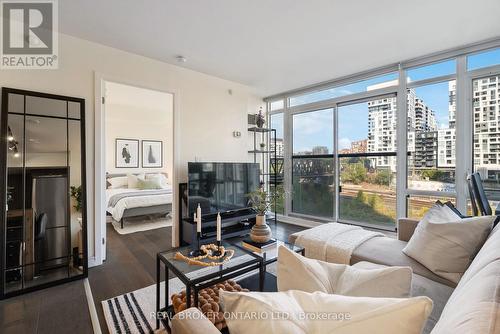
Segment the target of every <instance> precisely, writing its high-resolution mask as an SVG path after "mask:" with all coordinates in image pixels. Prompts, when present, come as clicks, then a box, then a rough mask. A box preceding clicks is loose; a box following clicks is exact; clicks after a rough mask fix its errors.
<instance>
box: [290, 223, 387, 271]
mask: <svg viewBox="0 0 500 334" xmlns="http://www.w3.org/2000/svg"><path fill="white" fill-rule="evenodd" d="M297 235H298V237H297V240H296V241H295V244H296V245H299V246H302V247H304V248H305V251H306V256H307V257H308V258H311V259H317V260H321V261H327V262H332V263H340V264H350V261H351V255H352V252H353V251H354V250H355V249H356V247H358V246H359V245H361V244H362V243H363V242H365V241H366V240H369V239H371V238H373V237H378V236H384V235H383V234H382V233H379V232H372V231H367V230H365V229H363V228H361V227H359V226H352V225H346V224H339V223H328V224H323V225H320V226H317V227H314V228H311V229H308V230H305V231H302V232H298V233H297Z"/></svg>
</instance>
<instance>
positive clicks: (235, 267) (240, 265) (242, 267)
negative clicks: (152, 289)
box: [156, 242, 264, 330]
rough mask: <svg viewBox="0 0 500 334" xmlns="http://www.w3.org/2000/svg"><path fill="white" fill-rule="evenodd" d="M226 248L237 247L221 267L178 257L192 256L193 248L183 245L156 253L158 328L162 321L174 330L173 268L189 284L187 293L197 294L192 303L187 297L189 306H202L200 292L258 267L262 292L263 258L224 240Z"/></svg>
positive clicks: (187, 306) (175, 273) (187, 305)
mask: <svg viewBox="0 0 500 334" xmlns="http://www.w3.org/2000/svg"><path fill="white" fill-rule="evenodd" d="M222 245H223V246H224V247H225V248H226V249H233V250H234V255H233V257H232V259H231V260H230V261H228V262H226V263H224V264H222V265H220V266H216V267H202V266H196V265H189V264H187V263H186V262H184V261H179V260H176V259H175V254H176V253H177V252H180V253H181V254H183V255H186V256H187V255H188V253H189V252H190V251H191V247H190V246H188V247H181V248H177V249H173V250H170V251H166V252H160V253H158V254H157V256H156V328H157V329H158V328H159V327H160V320H161V321H162V323H163V325H164V326H165V328H166V329H167V330H169V329H170V325H169V317H170V316H171V315H172V314H173V307H172V306H171V305H169V290H168V280H169V277H168V274H169V271H170V270H171V271H172V272H173V273H174V275H175V276H176V277H178V278H179V279H180V281H181V282H182V283H183V284H184V285H185V286H186V295H187V296H190V295H191V293H194V300H193V301H194V302H193V305H191V298H186V308H190V307H191V306H196V307H197V306H198V291H200V290H201V289H204V288H207V287H210V286H212V285H214V284H217V283H221V282H223V281H226V280H228V279H232V278H235V277H237V276H241V275H243V274H246V273H249V272H251V271H254V270H258V271H259V291H262V288H263V285H264V266H263V259H262V257H260V256H258V255H255V254H253V253H252V252H249V251H247V250H245V249H242V248H240V247H236V246H234V245H233V244H230V243H227V242H223V243H222ZM162 263H163V265H164V266H165V295H164V298H165V307H164V308H160V298H161V296H160V284H161V282H160V273H161V264H162Z"/></svg>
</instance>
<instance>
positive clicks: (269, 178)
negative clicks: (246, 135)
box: [248, 126, 278, 224]
mask: <svg viewBox="0 0 500 334" xmlns="http://www.w3.org/2000/svg"><path fill="white" fill-rule="evenodd" d="M248 131H249V132H251V133H252V134H253V149H252V150H249V151H248V153H249V154H252V155H253V162H254V163H259V164H260V181H261V182H262V183H263V184H264V185H265V187H266V188H267V190H268V191H270V190H271V187H273V191H274V192H275V191H276V186H277V184H278V176H277V173H276V171H277V170H278V168H277V167H278V166H277V163H278V162H277V151H276V129H269V128H259V127H256V126H254V127H250V128H248ZM258 140H260V142H258ZM261 143H265V144H266V145H265V148H263V149H260V144H261ZM271 143H273V145H272V146H273V148H274V149H273V150H270V149H269V148H270V144H271ZM258 157H260V161H259V159H258ZM273 171H274V172H273ZM276 204H277V202H276V198H275V199H274V207H275V208H276ZM266 220H267V221H270V220H273V221H274V224H276V223H277V215H276V214H274V213H273V214H272V216H270V215H269V214H268V216H267V219H266Z"/></svg>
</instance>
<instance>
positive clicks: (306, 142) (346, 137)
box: [271, 49, 500, 153]
mask: <svg viewBox="0 0 500 334" xmlns="http://www.w3.org/2000/svg"><path fill="white" fill-rule="evenodd" d="M497 64H500V49H495V50H492V51H488V52H484V53H480V54H476V55H472V56H469V57H468V66H467V68H468V70H474V69H477V68H481V67H486V66H491V65H497ZM455 69H456V61H455V60H448V61H445V62H441V63H437V64H432V65H428V66H424V67H420V68H415V69H412V70H409V71H408V72H407V74H408V80H409V81H417V80H422V79H427V78H432V77H436V76H441V75H447V74H453V73H454V72H455ZM396 79H397V73H391V74H388V75H384V76H380V77H376V78H373V79H370V80H365V81H362V82H357V83H354V84H350V85H346V86H343V87H337V88H333V89H328V90H323V91H319V92H315V93H311V94H308V95H306V96H301V97H294V98H291V99H290V105H291V106H294V105H299V104H303V103H310V102H315V101H320V100H324V99H327V98H333V97H338V96H343V95H348V94H353V93H359V92H362V91H366V90H368V86H371V85H374V84H378V83H384V82H388V81H393V82H392V84H396V82H395V81H394V80H396ZM415 93H416V95H417V97H419V98H421V99H423V100H424V102H425V104H426V105H427V106H429V107H430V108H431V109H432V110H434V112H435V116H436V121H437V123H438V127H439V128H446V127H448V103H449V92H448V82H442V83H438V84H432V85H426V86H421V87H418V88H416V89H415ZM338 122H339V134H338V138H339V139H338V140H339V149H343V148H349V147H350V143H351V142H352V141H356V140H362V139H366V138H367V134H368V106H367V103H361V104H354V105H349V106H344V107H339V120H338ZM271 126H272V127H273V128H274V129H277V136H278V138H283V116H282V115H275V116H273V117H272V119H271ZM293 127H294V129H293V130H294V141H293V146H294V147H293V151H294V153H298V152H301V151H310V150H311V149H312V148H313V147H314V146H326V147H328V149H329V152H330V153H331V152H333V149H332V148H333V111H332V109H327V110H324V111H316V112H312V113H307V114H299V115H295V116H294V119H293Z"/></svg>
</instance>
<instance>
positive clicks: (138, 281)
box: [89, 223, 304, 333]
mask: <svg viewBox="0 0 500 334" xmlns="http://www.w3.org/2000/svg"><path fill="white" fill-rule="evenodd" d="M270 226H271V228H272V230H273V235H274V236H275V237H276V238H277V239H280V240H288V235H290V234H291V233H294V232H297V231H301V230H303V229H304V228H302V227H299V226H293V225H288V224H281V223H278V224H277V226H274V224H270ZM171 231H172V230H171V228H162V229H156V230H151V231H145V232H138V233H133V234H128V235H119V234H118V233H117V232H116V231H115V230H114V228H113V227H112V226H111V224H108V226H107V237H108V241H107V243H108V245H107V246H108V249H107V260H106V262H105V263H104V264H103V265H101V266H99V267H94V268H90V269H89V282H90V286H91V288H92V295H93V297H94V302H95V306H96V309H97V313H98V317H99V323H100V325H101V330H102V332H103V333H108V329H107V326H106V321H105V319H104V314H103V311H102V306H101V301H103V300H106V299H109V298H112V297H115V296H118V295H121V294H124V293H127V292H130V291H133V290H137V289H140V288H143V287H146V286H149V285H151V284H154V283H155V282H156V253H158V252H159V251H164V250H168V249H170V248H172V247H171V246H170V245H171ZM162 279H164V277H162Z"/></svg>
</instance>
